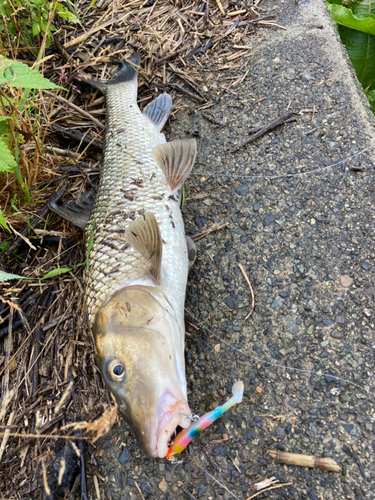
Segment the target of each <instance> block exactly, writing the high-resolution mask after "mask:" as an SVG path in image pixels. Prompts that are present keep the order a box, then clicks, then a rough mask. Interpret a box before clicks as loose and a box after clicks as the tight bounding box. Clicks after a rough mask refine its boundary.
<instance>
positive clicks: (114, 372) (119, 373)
mask: <svg viewBox="0 0 375 500" xmlns="http://www.w3.org/2000/svg"><path fill="white" fill-rule="evenodd" d="M107 374H108V377H109V378H110V379H111V380H112V382H121V381H122V380H123V379H124V378H125V366H124V365H123V364H122V363H121V361H119V360H118V359H111V361H109V362H108V364H107Z"/></svg>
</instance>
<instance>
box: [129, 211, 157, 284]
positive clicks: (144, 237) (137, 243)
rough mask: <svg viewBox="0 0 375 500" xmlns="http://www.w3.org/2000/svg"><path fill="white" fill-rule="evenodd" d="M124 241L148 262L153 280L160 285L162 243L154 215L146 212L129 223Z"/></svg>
mask: <svg viewBox="0 0 375 500" xmlns="http://www.w3.org/2000/svg"><path fill="white" fill-rule="evenodd" d="M124 239H125V241H126V243H128V244H129V245H131V246H132V247H133V248H134V250H137V252H139V253H140V254H141V255H142V256H143V257H144V258H145V259H147V260H149V261H150V264H151V269H152V274H153V276H154V279H155V281H156V283H157V284H158V285H160V277H161V258H162V252H163V242H162V239H161V234H160V229H159V225H158V223H157V221H156V219H155V216H154V214H151V213H150V212H146V213H145V214H144V215H142V216H141V217H139V218H138V219H136V220H135V221H133V222H131V223H130V225H129V227H128V228H127V229H126V231H125V238H124Z"/></svg>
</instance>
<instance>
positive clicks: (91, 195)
mask: <svg viewBox="0 0 375 500" xmlns="http://www.w3.org/2000/svg"><path fill="white" fill-rule="evenodd" d="M95 194H96V192H95V191H94V190H91V191H86V192H85V193H82V194H81V196H79V197H78V198H77V199H76V200H74V201H71V202H69V203H67V204H66V205H56V203H55V202H51V203H50V208H51V210H53V211H54V212H56V213H57V214H58V215H60V217H62V218H63V219H66V220H67V221H69V222H71V223H72V224H74V225H75V226H77V227H79V228H80V229H82V230H83V229H85V226H86V224H87V222H88V220H89V218H90V214H91V211H92V207H93V206H94V202H95Z"/></svg>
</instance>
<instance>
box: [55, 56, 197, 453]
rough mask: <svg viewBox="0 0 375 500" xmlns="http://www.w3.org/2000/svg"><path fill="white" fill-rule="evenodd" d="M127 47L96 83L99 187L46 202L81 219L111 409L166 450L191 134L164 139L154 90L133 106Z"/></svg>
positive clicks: (176, 388) (182, 394) (175, 393)
mask: <svg viewBox="0 0 375 500" xmlns="http://www.w3.org/2000/svg"><path fill="white" fill-rule="evenodd" d="M139 64H140V58H139V55H138V54H135V55H134V56H132V58H130V59H129V60H128V62H126V63H123V64H122V67H121V68H120V70H119V72H118V73H117V75H116V76H115V77H114V78H113V79H112V80H110V81H109V82H107V84H103V83H101V82H90V83H91V84H92V85H94V86H96V87H98V88H100V89H101V90H102V91H103V93H104V95H105V98H106V107H107V115H106V131H105V146H104V152H103V163H102V168H101V174H100V182H99V188H98V191H97V193H96V196H95V201H94V203H93V206H92V201H93V197H92V196H91V195H87V194H86V195H85V196H83V197H81V198H80V199H79V200H77V202H75V203H73V204H71V206H70V207H67V208H62V207H56V206H55V207H53V208H54V209H55V211H57V212H58V213H59V214H60V215H62V216H64V217H65V218H68V219H69V217H70V220H72V219H75V222H76V223H77V225H80V227H82V228H83V227H85V233H86V239H87V241H88V245H89V248H91V250H90V254H89V270H88V273H87V276H86V290H87V296H86V303H87V308H88V313H89V320H90V325H91V328H92V331H93V334H94V338H95V344H96V360H97V363H98V366H99V368H100V371H101V373H102V376H103V378H104V381H105V383H106V385H107V387H108V388H109V390H110V391H111V392H112V393H113V395H114V396H115V398H116V400H117V402H118V405H119V410H120V412H121V414H122V415H123V417H124V418H125V420H126V421H127V422H128V423H129V424H130V426H131V427H132V428H133V430H134V432H135V434H136V436H137V438H138V440H139V443H140V445H141V446H142V448H143V450H144V451H145V453H146V454H147V455H149V456H150V457H165V456H166V454H167V451H168V441H169V439H170V436H171V434H173V432H174V431H175V429H176V427H177V426H181V427H183V428H186V427H188V426H189V425H190V420H189V419H188V418H186V415H190V414H191V411H190V408H189V405H188V402H187V390H186V378H185V360H184V337H185V326H184V302H185V289H186V281H187V274H188V268H189V265H190V264H191V263H192V262H193V260H194V257H195V247H194V244H193V242H192V241H191V240H190V238H188V237H186V235H185V229H184V223H183V220H182V215H181V211H180V201H181V200H180V190H181V186H182V185H183V183H184V181H185V180H186V178H187V177H188V175H189V173H190V171H191V169H192V167H193V164H194V161H195V156H196V149H197V148H196V142H195V140H182V141H173V142H169V143H167V142H166V140H165V136H164V134H163V133H161V129H162V127H163V126H164V124H165V122H166V120H167V119H168V116H169V114H170V111H171V108H172V100H171V98H170V96H169V95H168V94H162V95H159V96H158V97H157V98H156V99H155V100H154V101H152V102H151V103H150V104H149V105H148V106H146V108H145V109H144V111H143V113H142V112H141V111H140V109H139V108H138V105H137V71H138V69H139Z"/></svg>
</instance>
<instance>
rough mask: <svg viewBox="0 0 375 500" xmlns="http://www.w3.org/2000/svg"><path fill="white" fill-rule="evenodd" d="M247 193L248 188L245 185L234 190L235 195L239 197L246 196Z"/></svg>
mask: <svg viewBox="0 0 375 500" xmlns="http://www.w3.org/2000/svg"><path fill="white" fill-rule="evenodd" d="M248 192H249V186H246V184H244V185H243V186H239V187H238V188H237V189H236V193H237V194H239V195H240V196H246V195H247V193H248Z"/></svg>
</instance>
